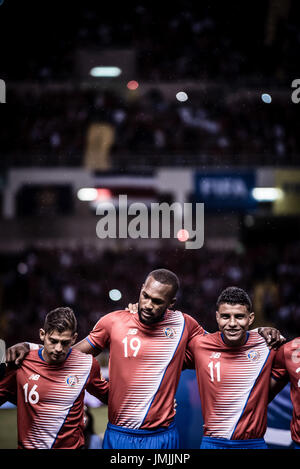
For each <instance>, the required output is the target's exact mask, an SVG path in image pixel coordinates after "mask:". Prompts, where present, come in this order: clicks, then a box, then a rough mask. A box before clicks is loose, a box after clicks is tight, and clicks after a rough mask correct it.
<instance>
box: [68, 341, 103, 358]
mask: <svg viewBox="0 0 300 469" xmlns="http://www.w3.org/2000/svg"><path fill="white" fill-rule="evenodd" d="M73 348H75V349H76V350H79V352H82V353H86V354H91V355H93V356H94V357H96V356H97V355H99V353H100V352H101V350H99V349H97V348H95V347H93V346H92V345H91V344H90V343H89V342H88V341H87V340H86V339H83V340H81V341H80V342H77V344H75V345H73Z"/></svg>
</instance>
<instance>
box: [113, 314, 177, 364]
mask: <svg viewBox="0 0 300 469" xmlns="http://www.w3.org/2000/svg"><path fill="white" fill-rule="evenodd" d="M185 342H186V339H185V335H184V326H183V324H176V323H175V324H166V325H161V326H159V327H155V328H153V330H151V331H149V330H144V329H143V328H140V327H137V326H136V325H135V324H131V325H127V326H126V327H122V328H118V329H117V328H115V329H114V331H113V332H112V336H111V347H110V353H111V356H114V357H118V358H119V359H127V360H128V359H129V360H130V359H136V360H139V359H143V360H147V359H149V358H150V357H151V359H155V358H157V359H159V358H161V359H163V358H169V357H170V356H173V355H174V354H175V353H180V352H181V351H182V352H183V350H184V348H185ZM181 349H182V350H181Z"/></svg>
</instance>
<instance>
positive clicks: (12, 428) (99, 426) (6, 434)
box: [0, 406, 107, 449]
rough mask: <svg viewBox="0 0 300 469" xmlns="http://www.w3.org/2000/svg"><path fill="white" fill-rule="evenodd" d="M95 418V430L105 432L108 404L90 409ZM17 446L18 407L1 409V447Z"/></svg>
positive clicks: (12, 447) (10, 447) (11, 447)
mask: <svg viewBox="0 0 300 469" xmlns="http://www.w3.org/2000/svg"><path fill="white" fill-rule="evenodd" d="M90 410H91V413H92V414H93V416H94V420H95V432H96V433H104V431H105V428H106V424H107V406H102V407H99V408H95V409H90ZM16 448H17V409H15V408H14V409H0V449H16Z"/></svg>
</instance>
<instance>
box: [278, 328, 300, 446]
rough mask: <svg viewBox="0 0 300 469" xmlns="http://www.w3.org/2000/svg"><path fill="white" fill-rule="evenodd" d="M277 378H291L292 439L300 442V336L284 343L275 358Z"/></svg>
mask: <svg viewBox="0 0 300 469" xmlns="http://www.w3.org/2000/svg"><path fill="white" fill-rule="evenodd" d="M275 364H276V370H275V371H274V372H273V376H274V378H275V379H278V378H289V380H290V383H291V401H292V404H293V417H292V422H291V435H292V440H293V441H295V442H296V443H297V444H300V337H297V338H296V339H294V340H291V341H290V342H287V343H286V344H284V345H282V346H281V347H280V349H279V350H278V353H277V355H276V359H275Z"/></svg>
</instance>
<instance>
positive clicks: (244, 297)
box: [217, 287, 252, 313]
mask: <svg viewBox="0 0 300 469" xmlns="http://www.w3.org/2000/svg"><path fill="white" fill-rule="evenodd" d="M224 303H228V304H230V305H244V306H246V307H247V310H248V311H249V313H251V311H252V302H251V300H250V297H249V295H248V293H246V292H245V290H243V289H242V288H239V287H227V288H225V290H223V291H222V292H221V294H220V296H219V298H218V299H217V309H219V306H220V305H221V304H224Z"/></svg>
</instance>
